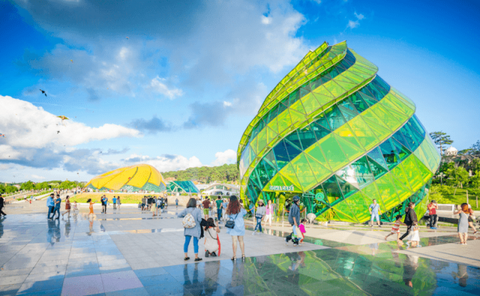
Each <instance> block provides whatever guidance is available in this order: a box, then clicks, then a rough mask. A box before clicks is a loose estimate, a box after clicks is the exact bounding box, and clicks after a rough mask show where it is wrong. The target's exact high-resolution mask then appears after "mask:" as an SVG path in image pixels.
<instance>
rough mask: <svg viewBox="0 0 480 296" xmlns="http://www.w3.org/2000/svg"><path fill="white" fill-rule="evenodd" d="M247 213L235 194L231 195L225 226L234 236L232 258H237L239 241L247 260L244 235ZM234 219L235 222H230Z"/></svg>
mask: <svg viewBox="0 0 480 296" xmlns="http://www.w3.org/2000/svg"><path fill="white" fill-rule="evenodd" d="M246 214H247V211H245V209H244V208H243V207H242V206H241V204H240V202H239V201H238V199H237V197H236V196H235V195H232V196H230V202H229V203H228V207H227V211H226V212H225V218H226V219H227V222H226V223H225V227H226V228H227V233H228V234H230V235H231V236H232V248H233V257H232V260H233V261H235V260H237V256H236V253H237V241H238V243H239V244H240V250H241V251H242V259H243V260H245V258H246V257H245V243H244V241H243V237H244V236H245V222H244V221H243V217H244V216H245V215H246ZM230 221H232V222H233V223H229V222H230ZM232 224H233V228H230V227H229V225H230V226H232Z"/></svg>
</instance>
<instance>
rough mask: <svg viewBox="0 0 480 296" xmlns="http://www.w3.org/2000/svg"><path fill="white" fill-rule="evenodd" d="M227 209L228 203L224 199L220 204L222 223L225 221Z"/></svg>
mask: <svg viewBox="0 0 480 296" xmlns="http://www.w3.org/2000/svg"><path fill="white" fill-rule="evenodd" d="M227 207H228V201H227V199H226V198H224V199H223V202H222V217H223V221H226V217H225V216H226V214H225V213H226V212H227Z"/></svg>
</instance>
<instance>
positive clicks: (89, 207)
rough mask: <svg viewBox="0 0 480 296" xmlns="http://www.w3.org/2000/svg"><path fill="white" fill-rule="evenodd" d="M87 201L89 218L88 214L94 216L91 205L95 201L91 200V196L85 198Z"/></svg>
mask: <svg viewBox="0 0 480 296" xmlns="http://www.w3.org/2000/svg"><path fill="white" fill-rule="evenodd" d="M87 203H88V204H89V206H88V209H89V210H90V211H89V212H88V218H90V215H92V218H93V217H94V216H95V214H94V213H93V205H94V204H95V203H94V202H93V201H92V199H91V198H89V199H88V200H87Z"/></svg>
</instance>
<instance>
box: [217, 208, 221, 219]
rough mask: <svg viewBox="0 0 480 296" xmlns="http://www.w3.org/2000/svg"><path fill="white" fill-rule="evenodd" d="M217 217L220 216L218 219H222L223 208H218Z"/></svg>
mask: <svg viewBox="0 0 480 296" xmlns="http://www.w3.org/2000/svg"><path fill="white" fill-rule="evenodd" d="M217 217H218V221H220V219H221V218H222V209H218V210H217Z"/></svg>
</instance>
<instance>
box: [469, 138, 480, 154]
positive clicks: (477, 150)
mask: <svg viewBox="0 0 480 296" xmlns="http://www.w3.org/2000/svg"><path fill="white" fill-rule="evenodd" d="M470 149H471V151H470V154H472V155H480V140H478V141H477V142H476V143H475V144H473V145H472V148H470Z"/></svg>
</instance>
